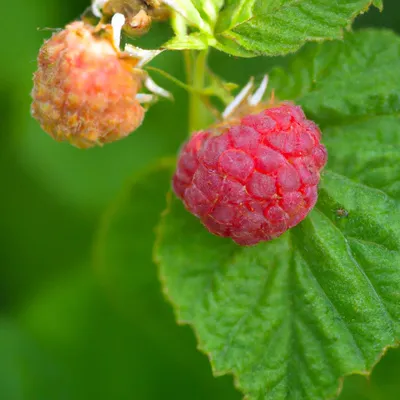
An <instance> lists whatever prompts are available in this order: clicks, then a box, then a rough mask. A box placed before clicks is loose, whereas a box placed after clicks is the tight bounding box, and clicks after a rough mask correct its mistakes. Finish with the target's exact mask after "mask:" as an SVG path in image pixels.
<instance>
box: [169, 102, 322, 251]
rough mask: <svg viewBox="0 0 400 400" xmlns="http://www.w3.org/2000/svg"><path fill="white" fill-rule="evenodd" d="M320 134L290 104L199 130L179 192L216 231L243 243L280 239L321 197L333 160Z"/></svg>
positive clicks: (178, 179)
mask: <svg viewBox="0 0 400 400" xmlns="http://www.w3.org/2000/svg"><path fill="white" fill-rule="evenodd" d="M320 139H321V133H320V130H319V129H318V127H317V126H316V124H315V123H313V122H312V121H309V120H307V119H306V118H305V116H304V113H303V111H302V110H301V108H300V107H299V106H295V105H292V104H290V103H282V104H281V105H279V106H277V107H274V108H267V109H264V110H263V111H262V112H259V113H256V114H249V115H247V116H244V117H243V118H241V119H239V120H237V121H236V122H232V123H229V122H228V124H227V125H226V126H224V127H222V128H221V127H217V128H216V129H210V130H206V131H203V132H198V133H195V134H194V135H193V136H192V137H191V139H190V140H189V141H188V142H187V143H186V144H185V145H184V147H183V148H182V150H181V153H180V156H179V159H178V166H177V170H176V172H175V175H174V178H173V188H174V191H175V193H176V195H177V196H178V197H179V198H181V199H182V200H183V202H184V204H185V206H186V208H187V209H188V210H189V211H190V212H191V213H193V214H194V215H196V216H197V217H198V218H200V220H201V222H202V223H203V224H204V225H205V226H206V227H207V229H208V230H209V231H210V232H211V233H214V234H215V235H218V236H224V237H231V238H232V239H233V240H234V241H235V242H236V243H238V244H241V245H254V244H256V243H258V242H260V241H267V240H271V239H274V238H276V237H278V236H280V235H282V234H283V233H284V232H285V231H287V230H288V229H290V228H292V227H293V226H295V225H297V224H298V223H299V222H301V221H302V220H303V219H304V218H305V217H306V216H307V214H308V213H309V212H310V211H311V209H312V208H313V207H314V205H315V203H316V201H317V185H318V182H319V180H320V172H321V169H322V168H323V167H324V165H325V164H326V161H327V152H326V149H325V147H324V146H323V145H322V144H321V143H320Z"/></svg>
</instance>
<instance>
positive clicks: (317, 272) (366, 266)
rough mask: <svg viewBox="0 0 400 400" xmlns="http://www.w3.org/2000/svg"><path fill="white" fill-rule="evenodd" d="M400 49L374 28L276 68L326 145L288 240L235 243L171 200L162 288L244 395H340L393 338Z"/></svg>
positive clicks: (398, 311)
mask: <svg viewBox="0 0 400 400" xmlns="http://www.w3.org/2000/svg"><path fill="white" fill-rule="evenodd" d="M399 55H400V39H399V38H398V37H397V36H396V35H394V34H393V33H391V32H387V31H376V30H367V31H362V32H358V33H355V34H347V38H346V40H345V41H344V42H329V43H325V44H323V45H321V44H311V45H308V46H306V47H305V48H304V49H303V51H302V52H300V53H299V55H298V56H297V57H296V58H294V59H293V62H292V64H291V65H290V66H289V68H288V70H286V71H283V70H281V69H276V70H274V71H272V73H271V87H273V88H274V89H275V91H276V96H277V97H278V98H279V99H281V100H283V99H290V100H294V101H296V103H298V104H300V105H302V106H303V108H304V110H305V111H306V114H307V115H308V117H309V118H311V119H313V120H315V121H316V122H317V123H319V124H320V126H321V127H322V129H323V141H324V143H325V144H326V146H327V148H328V152H329V161H328V166H327V168H326V170H325V172H324V175H323V177H322V181H321V185H320V190H319V201H318V203H317V206H316V207H315V209H314V210H313V211H312V212H311V214H310V215H309V216H308V217H307V218H306V220H305V221H303V222H302V223H301V224H300V225H298V226H297V227H295V228H294V229H292V230H290V231H289V232H287V233H286V234H284V235H283V236H282V237H280V238H279V239H276V240H274V241H272V242H268V243H263V244H260V245H258V246H255V247H249V248H246V247H240V246H237V245H235V244H234V243H233V242H231V241H230V240H229V239H222V238H218V237H214V236H212V235H210V234H209V233H208V232H207V231H206V230H205V229H204V228H203V227H202V226H201V225H200V223H199V222H198V220H196V219H195V218H194V217H193V216H191V215H190V214H189V213H188V212H187V211H185V210H184V208H183V206H182V205H181V203H180V202H179V201H178V200H176V199H175V198H174V197H173V196H171V198H170V204H169V208H168V211H167V212H166V213H165V214H164V217H163V219H162V221H161V224H160V227H159V232H158V244H157V247H156V258H157V260H158V262H159V265H160V274H161V279H162V281H163V284H164V290H165V293H166V295H167V296H168V298H169V299H170V300H171V302H172V303H173V304H174V306H175V310H176V314H177V318H178V320H179V321H180V322H183V323H188V324H190V325H192V326H193V328H194V330H195V331H196V334H197V337H198V340H199V346H200V348H201V349H202V350H203V351H204V352H206V353H208V354H209V356H210V359H211V362H212V366H213V369H214V372H215V373H216V374H224V373H233V374H234V376H235V377H236V381H237V386H238V388H239V389H240V390H241V391H242V392H243V393H244V394H246V395H247V396H248V398H249V399H268V400H270V399H271V400H278V399H296V400H297V399H312V400H317V399H318V400H321V399H328V398H333V397H335V396H336V395H337V393H338V390H339V389H338V388H339V386H340V381H341V378H342V377H344V376H346V375H350V374H354V373H360V374H367V373H368V372H369V371H370V370H371V368H372V367H373V366H374V364H375V363H376V362H377V361H378V360H379V358H380V357H381V355H382V353H383V352H384V350H385V349H386V348H388V347H390V346H395V345H397V344H398V341H399V338H400V183H399V182H400V167H399V165H400V163H399V161H400V149H399V144H400V121H399V117H398V113H399V104H400V103H399V93H400V57H399ZM343 211H345V212H343Z"/></svg>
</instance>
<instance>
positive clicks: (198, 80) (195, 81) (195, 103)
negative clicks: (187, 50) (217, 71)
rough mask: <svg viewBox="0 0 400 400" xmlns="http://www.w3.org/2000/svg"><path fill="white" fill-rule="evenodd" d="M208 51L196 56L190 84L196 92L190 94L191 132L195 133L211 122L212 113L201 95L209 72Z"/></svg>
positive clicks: (200, 52) (198, 53)
mask: <svg viewBox="0 0 400 400" xmlns="http://www.w3.org/2000/svg"><path fill="white" fill-rule="evenodd" d="M207 53H208V52H207V50H203V51H199V52H197V54H196V57H195V60H194V63H193V69H192V82H189V85H190V84H191V85H192V86H193V88H194V91H192V92H190V93H189V131H190V133H193V132H194V131H197V130H199V129H202V128H204V127H205V126H207V124H208V122H209V121H210V112H209V111H208V109H207V107H206V106H205V104H204V102H203V100H202V98H201V95H200V94H199V92H201V91H202V90H203V89H204V85H205V74H206V70H207Z"/></svg>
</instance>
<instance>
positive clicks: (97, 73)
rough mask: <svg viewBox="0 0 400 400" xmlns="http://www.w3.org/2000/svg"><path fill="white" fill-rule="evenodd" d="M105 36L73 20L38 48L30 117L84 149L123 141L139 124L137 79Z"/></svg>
mask: <svg viewBox="0 0 400 400" xmlns="http://www.w3.org/2000/svg"><path fill="white" fill-rule="evenodd" d="M109 36H110V35H106V34H103V35H101V33H99V32H95V30H94V28H93V27H92V26H90V25H86V24H85V23H83V22H73V23H71V24H70V25H68V26H67V27H66V28H65V29H64V30H62V31H60V32H58V33H56V34H54V35H53V36H52V37H51V38H50V39H49V40H48V41H46V42H45V43H44V44H43V46H42V47H41V49H40V52H39V56H38V70H37V72H36V73H35V74H34V88H33V91H32V97H33V103H32V114H33V116H34V117H35V118H36V119H37V120H38V121H39V122H40V125H41V126H42V128H43V130H44V131H45V132H47V133H48V134H50V135H51V136H52V137H53V138H54V139H56V140H58V141H63V140H66V141H69V142H70V143H72V144H73V145H75V146H76V147H79V148H88V147H92V146H94V145H96V144H97V145H101V144H103V143H107V142H112V141H115V140H117V139H120V138H123V137H125V136H127V135H129V133H131V132H132V131H134V130H135V129H136V128H137V127H138V126H139V125H140V124H141V123H142V120H143V116H144V109H143V108H142V106H141V105H140V104H139V102H138V101H137V100H136V94H137V92H138V90H139V87H140V83H141V82H140V79H139V78H138V76H137V75H136V74H135V73H134V72H133V71H134V68H133V64H132V60H131V59H129V57H125V58H124V57H123V55H121V53H120V51H119V50H118V49H116V48H115V47H114V45H113V43H112V41H111V40H110V38H109Z"/></svg>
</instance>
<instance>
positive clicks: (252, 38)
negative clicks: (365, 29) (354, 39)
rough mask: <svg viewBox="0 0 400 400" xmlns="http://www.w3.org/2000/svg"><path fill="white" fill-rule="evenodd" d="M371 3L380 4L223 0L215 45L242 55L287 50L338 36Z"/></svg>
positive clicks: (345, 0)
mask: <svg viewBox="0 0 400 400" xmlns="http://www.w3.org/2000/svg"><path fill="white" fill-rule="evenodd" d="M371 4H373V5H375V6H376V7H379V8H381V7H382V2H381V1H380V0H378V1H373V2H371V0H351V1H349V0H337V1H331V0H304V1H297V0H270V1H264V0H251V1H243V0H226V1H225V6H224V8H223V10H222V11H221V13H220V15H219V19H218V22H217V25H216V29H215V37H216V39H217V41H218V42H217V44H216V46H215V47H217V48H218V49H219V50H222V51H225V52H227V53H230V54H233V55H237V56H242V57H246V56H247V57H251V56H257V55H269V56H276V55H282V54H287V53H290V52H294V51H296V50H298V49H299V48H300V47H301V46H302V45H304V44H305V43H306V42H309V41H321V40H326V39H338V38H341V37H342V36H343V30H344V29H345V28H347V27H348V26H349V25H350V24H351V22H352V21H353V19H354V18H355V17H356V16H357V15H358V14H360V13H362V12H365V11H366V10H367V9H368V7H369V6H370V5H371Z"/></svg>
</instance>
